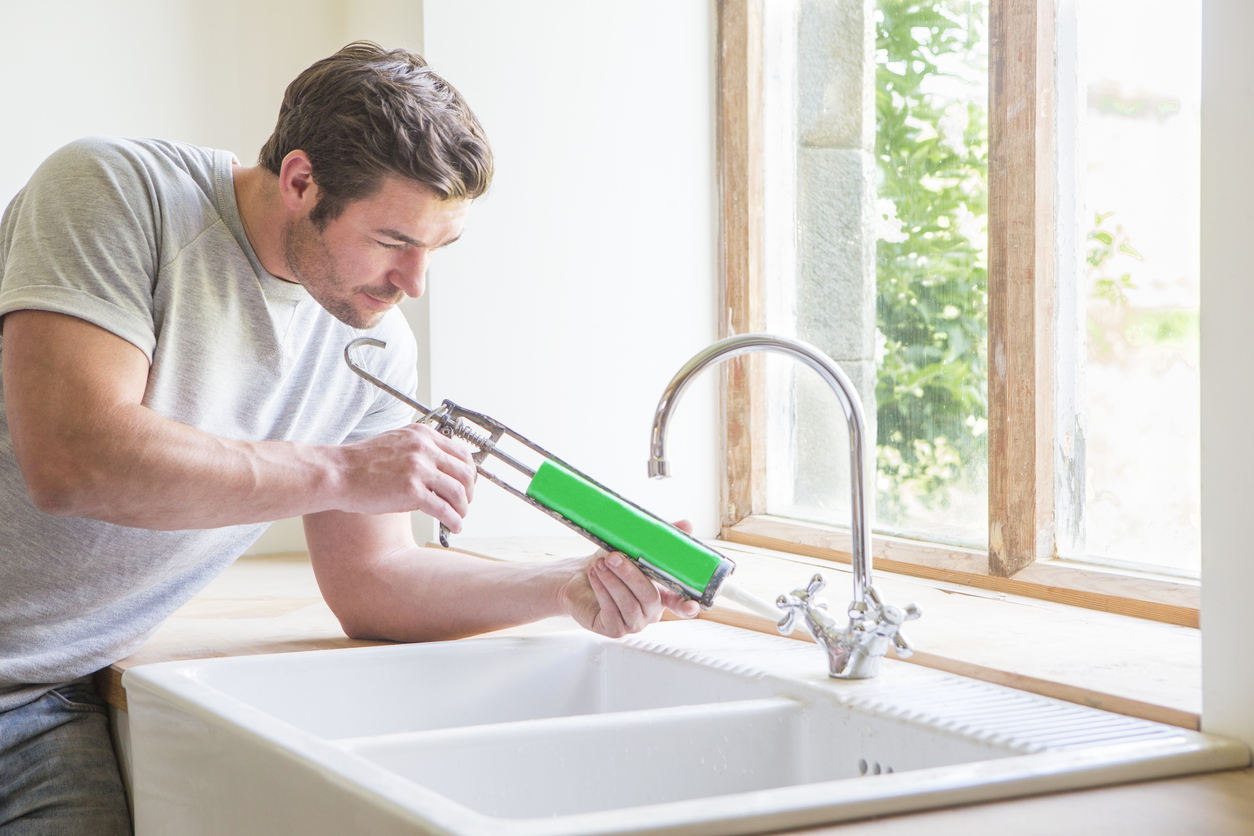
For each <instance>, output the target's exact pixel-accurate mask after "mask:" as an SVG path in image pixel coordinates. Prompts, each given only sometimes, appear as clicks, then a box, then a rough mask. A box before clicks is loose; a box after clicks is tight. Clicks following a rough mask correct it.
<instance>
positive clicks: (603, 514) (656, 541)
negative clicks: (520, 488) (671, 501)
mask: <svg viewBox="0 0 1254 836" xmlns="http://www.w3.org/2000/svg"><path fill="white" fill-rule="evenodd" d="M527 496H529V497H531V498H532V499H534V500H535V501H536V502H539V503H540V504H541V505H543V506H545V507H546V508H549V509H551V510H553V511H556V512H557V513H559V514H561V515H562V516H563V517H565V518H566V519H568V520H570V521H571V522H573V523H575V524H576V525H578V526H579V527H580V528H583V529H584V530H585V531H587V532H588V533H589V534H591V535H593V536H594V537H596V538H598V539H600V540H603V541H604V542H605V543H607V544H608V545H610V546H611V547H613V548H614V550H616V551H620V552H622V553H623V554H625V555H627V557H629V558H631V559H632V560H633V561H634V562H635V563H636V564H637V565H638V566H640V568H641V570H642V571H644V573H645V574H646V575H649V576H650V577H652V578H653V579H654V580H657V581H659V582H661V583H663V584H665V585H666V586H669V587H670V588H672V589H674V590H676V591H677V592H679V593H681V594H682V595H684V596H686V597H688V598H691V599H693V600H695V601H698V602H700V604H701V606H703V607H709V606H710V605H711V604H712V603H713V602H714V597H715V596H716V595H718V594H719V591H720V590H721V589H723V588H724V586H725V582H726V580H727V576H728V575H730V574H731V573H732V570H733V569H734V568H735V566H736V564H735V563H733V562H732V561H730V560H728V559H727V558H726V557H723V555H721V554H719V553H718V552H716V551H714V549H712V548H710V547H709V546H707V545H705V544H704V543H702V542H701V541H699V540H697V539H695V538H693V537H691V536H690V535H688V534H686V533H684V532H683V531H680V530H679V529H678V528H676V527H675V526H673V525H671V524H670V523H668V522H665V521H663V520H662V519H660V518H658V517H655V516H653V515H652V514H650V513H649V512H648V511H645V510H644V509H642V508H639V507H637V506H635V505H633V504H631V503H630V502H628V501H627V500H625V499H623V498H622V497H620V496H617V495H615V494H614V493H612V492H611V491H608V490H606V489H605V488H602V487H601V486H600V485H597V484H595V483H594V482H592V481H591V480H589V479H588V478H586V477H585V476H583V475H581V474H579V473H576V472H574V471H572V470H570V469H569V468H566V467H563V466H562V465H560V464H558V463H557V462H555V461H553V460H552V459H546V460H545V461H543V462H542V463H541V464H540V467H539V468H538V469H537V470H536V475H535V476H534V477H532V479H531V484H530V485H528V486H527ZM760 603H762V604H764V605H765V602H760ZM774 617H776V618H778V615H775V616H774Z"/></svg>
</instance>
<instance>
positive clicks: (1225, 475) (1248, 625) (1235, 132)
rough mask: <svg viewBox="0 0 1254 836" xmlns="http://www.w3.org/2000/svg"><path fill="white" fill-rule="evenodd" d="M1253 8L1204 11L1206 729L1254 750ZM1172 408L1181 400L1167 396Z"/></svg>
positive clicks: (1237, 5)
mask: <svg viewBox="0 0 1254 836" xmlns="http://www.w3.org/2000/svg"><path fill="white" fill-rule="evenodd" d="M1252 37H1254V4H1251V3H1250V2H1249V0H1205V3H1204V5H1203V10H1202V239H1201V241H1202V265H1201V276H1202V329H1201V333H1202V358H1201V373H1202V728H1203V730H1205V731H1208V732H1213V733H1215V734H1222V735H1227V736H1229V737H1235V738H1239V739H1241V740H1243V741H1245V743H1247V744H1248V745H1250V746H1254V664H1251V662H1250V642H1251V639H1254V549H1252V548H1251V543H1254V538H1252V537H1251V525H1250V520H1251V512H1250V511H1251V505H1254V489H1252V488H1251V480H1252V479H1254V432H1251V416H1252V415H1254V389H1252V387H1251V385H1250V381H1251V378H1254V371H1252V370H1251V356H1252V353H1251V350H1250V330H1251V329H1250V320H1251V317H1254V268H1252V267H1251V263H1252V262H1251V260H1250V255H1249V241H1250V240H1251V238H1252V237H1254V157H1251V155H1250V148H1249V145H1250V137H1251V136H1254V52H1251V50H1250V39H1251V38H1252ZM1163 396H1164V397H1170V396H1171V393H1170V392H1164V393H1163Z"/></svg>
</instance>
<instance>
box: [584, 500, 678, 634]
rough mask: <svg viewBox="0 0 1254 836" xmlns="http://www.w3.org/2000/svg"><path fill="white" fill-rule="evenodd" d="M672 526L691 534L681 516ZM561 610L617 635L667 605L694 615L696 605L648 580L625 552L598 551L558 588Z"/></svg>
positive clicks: (656, 615) (659, 614)
mask: <svg viewBox="0 0 1254 836" xmlns="http://www.w3.org/2000/svg"><path fill="white" fill-rule="evenodd" d="M675 525H676V527H678V528H680V529H683V530H684V531H686V532H688V533H691V532H692V525H691V523H689V522H688V521H687V520H681V521H679V522H677V523H675ZM561 595H562V600H563V603H564V605H565V606H564V609H565V610H566V612H567V613H569V614H570V615H571V617H573V618H574V619H575V620H576V621H578V622H579V624H580V625H582V626H583V627H585V628H587V629H589V630H591V631H593V632H594V633H600V634H601V635H603V636H608V637H610V638H612V639H617V638H620V637H622V636H625V635H627V634H629V633H638V632H640V631H641V630H643V629H644V628H645V627H647V626H649V625H650V624H652V623H654V622H655V621H658V620H660V619H661V617H662V610H663V609H668V610H670V611H671V612H673V613H675V614H676V615H678V616H680V617H681V618H695V617H696V615H697V613H698V612H700V610H701V606H700V604H698V603H697V602H696V601H690V600H688V599H686V598H684V597H683V596H682V595H680V594H679V593H677V592H673V591H671V590H669V589H665V588H663V587H661V586H659V585H658V584H656V583H654V582H653V581H652V580H650V579H649V578H648V577H647V576H645V574H644V573H643V572H641V571H640V569H639V567H637V566H636V564H634V563H632V562H631V560H629V559H628V558H627V557H626V556H625V555H623V554H620V553H619V552H611V553H609V554H606V553H605V552H604V551H598V552H597V553H596V554H594V555H593V556H592V557H590V558H588V559H587V561H586V562H585V566H584V568H583V570H582V571H579V572H576V573H575V575H574V576H573V577H572V578H571V579H570V580H569V581H568V582H567V583H566V584H565V585H564V586H563V587H562V590H561Z"/></svg>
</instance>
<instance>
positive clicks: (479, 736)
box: [123, 622, 1250, 836]
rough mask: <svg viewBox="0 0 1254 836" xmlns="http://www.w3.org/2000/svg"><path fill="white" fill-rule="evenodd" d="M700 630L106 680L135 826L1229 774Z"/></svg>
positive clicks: (616, 823) (707, 816)
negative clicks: (124, 714)
mask: <svg viewBox="0 0 1254 836" xmlns="http://www.w3.org/2000/svg"><path fill="white" fill-rule="evenodd" d="M825 671H826V665H825V663H824V661H823V659H822V658H821V656H820V655H819V654H818V652H817V651H816V650H815V649H814V648H813V647H811V646H810V645H808V644H803V643H801V642H796V641H792V640H790V639H784V638H776V637H773V636H764V635H759V634H754V633H749V632H746V631H742V630H736V629H734V628H730V627H725V626H722V625H718V624H711V623H708V622H701V623H692V622H670V623H665V624H657V625H654V626H652V627H650V628H649V629H648V630H646V631H645V632H644V633H643V634H642V635H640V636H636V637H632V638H629V639H625V640H620V641H611V640H607V639H602V638H599V637H597V636H593V635H591V634H588V633H580V632H570V633H556V634H554V633H550V634H544V635H538V636H531V637H523V638H514V637H510V638H502V637H498V638H482V639H467V640H462V641H458V642H441V643H433V644H423V645H395V646H388V647H371V648H355V649H349V650H328V651H315V652H309V653H291V654H282V655H278V656H267V657H256V656H254V657H241V658H235V659H212V660H206V661H201V662H172V663H167V664H161V665H148V666H143V667H137V668H132V669H130V670H128V671H127V672H126V674H125V675H124V677H123V684H124V685H125V687H126V690H127V701H128V704H129V706H130V711H129V714H130V718H129V719H130V733H131V747H132V755H133V762H134V772H133V789H134V796H135V825H136V833H137V834H139V836H151V834H167V833H168V834H183V833H198V834H218V833H220V834H232V836H236V835H237V834H283V833H293V834H296V833H299V834H323V833H326V834H332V833H334V834H342V833H371V834H394V833H395V834H402V833H405V834H412V833H440V834H464V835H465V836H480V835H481V834H482V835H483V836H487V834H497V835H499V836H541V834H554V836H557V835H558V834H560V835H562V836H566V835H567V834H569V836H575V834H617V833H674V834H738V833H755V832H764V831H776V830H785V829H788V828H794V827H800V826H805V825H815V824H822V823H826V822H836V821H845V820H849V819H855V818H861V817H866V816H878V815H886V814H891V813H898V812H906V811H911V810H921V809H927V808H932V807H942V806H949V805H953V804H962V803H970V802H975V801H986V800H992V799H999V798H1011V797H1015V796H1022V795H1030V794H1035V793H1044V792H1056V791H1059V790H1069V789H1078V788H1083V787H1093V786H1100V785H1104V784H1114V783H1122V782H1127V781H1136V780H1144V779H1150V778H1158V777H1165V776H1169V775H1179V774H1185V773H1192V772H1205V771H1211V770H1216V769H1227V768H1234V767H1242V766H1246V765H1247V764H1248V763H1249V762H1250V753H1249V750H1248V749H1247V748H1246V747H1245V746H1244V745H1242V744H1239V743H1235V742H1233V741H1229V740H1225V739H1222V738H1216V737H1212V736H1208V735H1203V734H1199V733H1197V732H1191V731H1187V730H1183V729H1179V728H1175V727H1173V726H1166V725H1162V724H1158V723H1152V722H1149V721H1145V720H1139V719H1133V718H1129V717H1124V716H1121V715H1117V714H1110V713H1108V712H1103V711H1098V710H1096V709H1091V708H1086V707H1083V706H1078V705H1072V704H1070V703H1064V702H1059V701H1056V700H1051V699H1048V698H1045V697H1039V696H1036V695H1032V694H1027V693H1024V692H1020V691H1015V690H1012V689H1009V688H1003V687H1000V686H996V685H990V684H988V683H984V682H978V681H975V680H970V679H966V678H963V677H959V676H954V675H951V674H946V673H942V672H939V671H934V670H930V669H927V668H922V667H918V666H914V665H907V664H903V663H896V662H889V663H886V665H885V667H884V670H883V672H882V673H881V675H880V676H879V677H878V678H876V679H871V680H860V681H836V680H831V679H829V678H828V677H827V676H826V672H825Z"/></svg>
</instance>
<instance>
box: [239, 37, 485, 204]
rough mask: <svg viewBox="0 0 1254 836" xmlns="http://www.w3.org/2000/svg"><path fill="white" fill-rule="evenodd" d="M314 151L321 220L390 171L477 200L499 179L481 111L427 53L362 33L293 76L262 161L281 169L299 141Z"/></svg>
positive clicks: (450, 195) (443, 193)
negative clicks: (472, 106)
mask: <svg viewBox="0 0 1254 836" xmlns="http://www.w3.org/2000/svg"><path fill="white" fill-rule="evenodd" d="M297 149H299V150H301V151H304V152H305V153H306V154H308V155H309V162H310V165H311V166H312V168H313V179H314V182H315V183H317V185H318V189H319V192H320V197H319V200H318V205H317V206H315V207H314V209H313V211H312V212H311V213H310V219H311V220H312V221H313V222H314V223H315V224H317V225H318V226H319V227H325V226H326V224H327V223H328V222H330V221H332V220H334V219H335V218H336V217H338V216H339V214H340V213H341V212H343V211H344V207H345V206H346V205H348V204H349V203H351V202H352V201H354V200H360V199H362V198H366V197H369V196H370V195H372V194H374V192H375V191H376V190H377V189H378V188H379V184H380V180H381V179H382V178H383V177H384V176H386V175H388V174H397V175H400V176H402V177H408V178H409V179H411V180H416V181H418V182H419V183H422V184H424V185H427V186H430V187H431V188H432V189H434V190H435V191H436V192H437V193H438V194H439V195H440V197H441V198H443V199H444V200H473V199H474V198H476V197H479V196H480V195H482V194H483V193H484V192H486V191H487V189H488V184H489V183H490V182H491V181H492V149H491V147H490V146H489V145H488V139H487V136H485V135H484V132H483V127H482V126H481V125H480V124H479V120H478V119H476V118H475V115H474V114H473V113H471V111H470V108H469V107H468V106H467V105H466V101H465V100H464V99H463V98H462V97H461V94H460V93H458V92H457V91H456V90H455V89H453V86H452V85H451V84H449V83H448V82H447V81H445V80H444V79H442V78H440V76H438V75H436V74H435V73H434V72H433V71H432V70H431V69H430V68H429V67H428V66H427V62H426V61H425V60H423V58H422V56H421V55H418V54H417V53H415V52H409V51H408V50H404V49H393V50H385V49H383V48H382V47H381V46H379V45H378V44H374V43H370V42H369V41H355V42H353V43H351V44H349V45H348V46H346V47H344V48H343V49H341V50H340V51H339V52H337V53H335V54H334V55H332V56H331V57H329V58H324V59H322V60H321V61H319V62H317V63H316V64H314V65H313V66H311V67H310V68H309V69H307V70H305V71H304V72H303V73H301V74H300V75H299V76H297V77H296V80H295V81H293V82H292V83H291V84H289V85H288V86H287V92H286V93H284V94H283V104H282V106H281V107H280V108H279V121H278V124H277V125H275V128H274V133H273V134H272V135H271V137H270V139H268V140H267V141H266V144H265V145H264V146H262V149H261V154H260V157H259V159H258V162H259V164H260V165H262V166H263V167H265V168H266V169H268V170H270V171H272V172H273V173H275V174H278V173H279V169H280V167H281V166H282V164H283V159H284V158H285V157H286V156H287V155H288V154H290V153H291V152H292V151H295V150H297Z"/></svg>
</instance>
